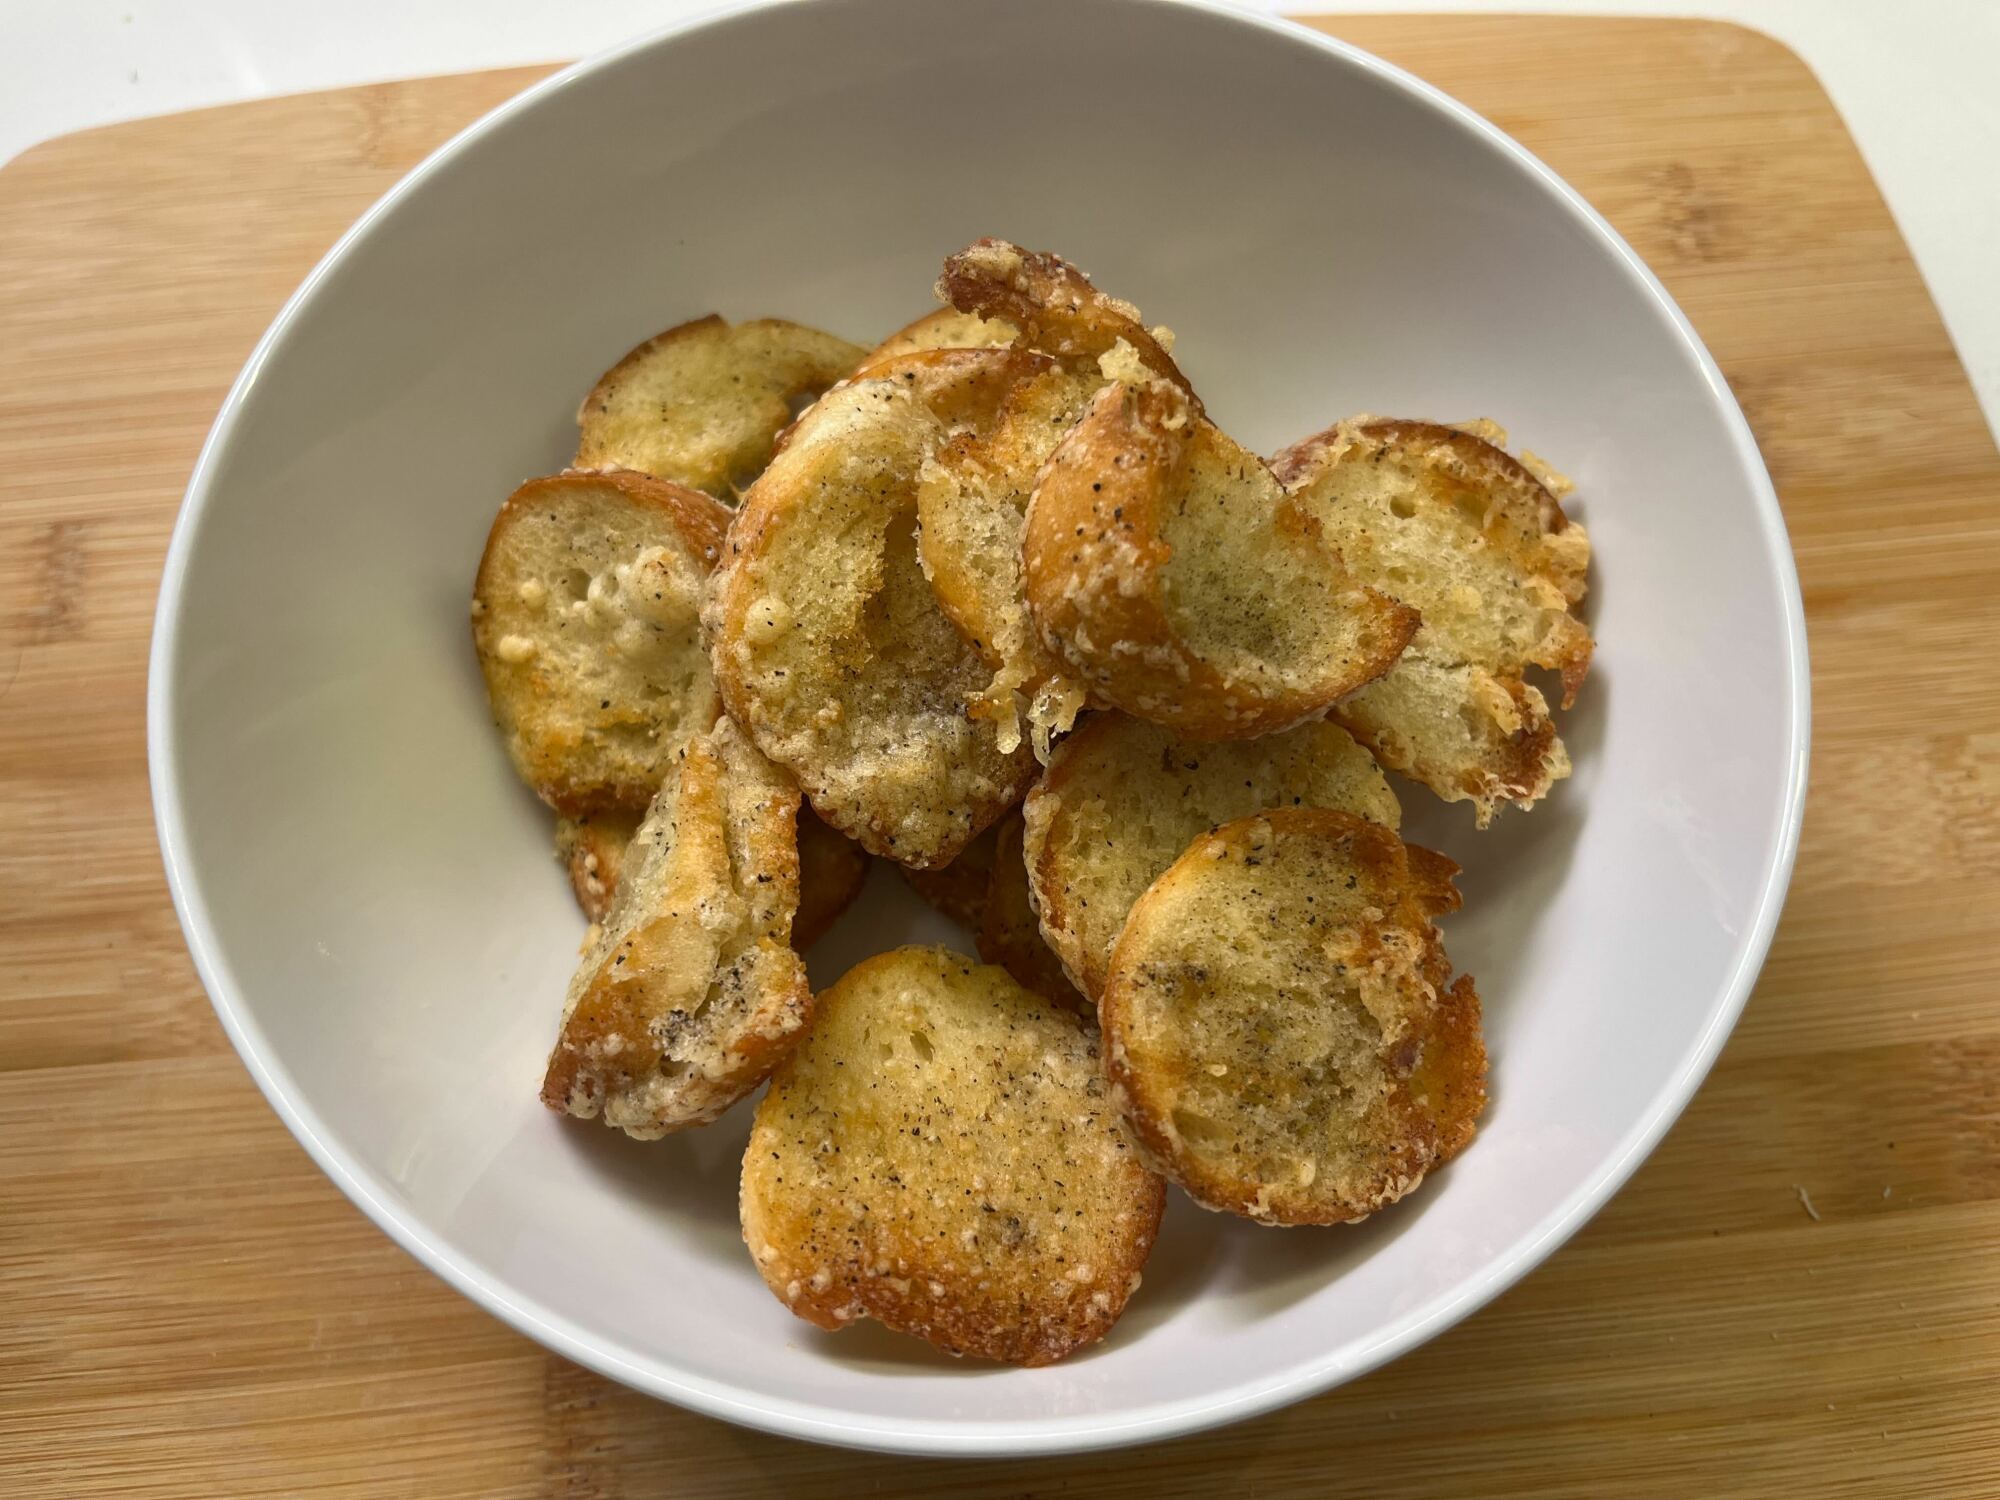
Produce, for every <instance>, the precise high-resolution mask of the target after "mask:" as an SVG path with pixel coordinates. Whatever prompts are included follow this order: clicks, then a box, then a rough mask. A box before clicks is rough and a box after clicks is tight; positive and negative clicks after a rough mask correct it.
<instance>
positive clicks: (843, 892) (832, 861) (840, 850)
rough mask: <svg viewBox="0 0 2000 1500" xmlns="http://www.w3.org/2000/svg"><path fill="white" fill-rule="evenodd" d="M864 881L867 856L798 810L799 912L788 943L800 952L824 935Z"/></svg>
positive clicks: (805, 811)
mask: <svg viewBox="0 0 2000 1500" xmlns="http://www.w3.org/2000/svg"><path fill="white" fill-rule="evenodd" d="M867 880H868V856H867V855H866V854H863V853H862V852H861V849H860V847H859V846H858V845H856V844H855V843H854V841H853V840H852V839H849V838H846V837H844V836H842V835H841V834H838V833H835V832H834V831H833V830H832V829H831V828H829V827H827V826H826V824H824V823H822V822H820V820H819V819H818V818H817V817H816V816H814V814H813V810H812V809H811V808H809V807H801V808H800V809H799V914H798V916H797V917H795V918H794V919H793V921H792V946H793V947H794V948H796V949H798V951H799V952H801V953H803V952H805V951H806V949H808V948H810V947H811V946H812V945H813V944H814V943H816V942H818V941H819V940H820V939H821V938H823V937H825V936H826V934H827V932H828V931H829V930H830V929H831V928H832V927H833V924H834V923H835V921H837V920H838V919H839V917H840V914H841V913H842V912H844V911H846V910H847V908H848V907H850V906H852V905H853V904H854V898H855V897H856V896H858V895H860V894H861V887H862V886H863V885H864V884H866V883H867Z"/></svg>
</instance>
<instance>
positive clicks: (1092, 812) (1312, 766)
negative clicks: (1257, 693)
mask: <svg viewBox="0 0 2000 1500" xmlns="http://www.w3.org/2000/svg"><path fill="white" fill-rule="evenodd" d="M1271 807H1333V808H1338V809H1340V810H1342V811H1345V812H1352V813H1358V814H1360V815H1361V816H1363V817H1366V818H1372V819H1374V820H1375V821H1376V822H1378V823H1381V824H1382V825H1383V826H1384V827H1388V828H1394V827H1396V826H1397V825H1398V824H1399V822H1400V821H1401V818H1402V809H1401V807H1400V806H1398V804H1397V801H1396V794H1395V793H1394V792H1392V791H1391V790H1390V789H1389V784H1388V782H1387V780H1385V779H1384V777H1383V775H1382V772H1381V768H1380V767H1378V766H1377V765H1376V764H1375V762H1374V761H1373V760H1372V759H1371V758H1370V757H1369V755H1368V752H1367V751H1365V750H1364V749H1362V748H1361V747H1360V746H1359V745H1358V744H1356V743H1355V741H1354V739H1353V737H1352V736H1351V735H1349V734H1348V733H1347V731H1345V730H1344V729H1341V728H1340V727H1339V726H1337V725H1334V724H1328V723H1325V722H1323V721H1314V722H1311V723H1306V724H1300V725H1297V726H1295V727H1294V728H1291V729H1287V730H1284V731H1282V732H1281V733H1278V734H1274V735H1266V736H1264V737H1263V738H1262V739H1258V740H1248V741H1239V742H1234V743H1219V744H1201V743H1197V742H1195V741H1192V740H1188V739H1184V738H1182V737H1180V736H1177V735H1175V734H1174V733H1173V732H1172V731H1171V730H1168V729H1163V728H1161V727H1160V726H1159V725H1157V724H1148V723H1146V722H1145V721H1144V720H1142V719H1133V718H1128V717H1126V716H1125V715H1124V714H1118V713H1105V714H1094V715H1092V716H1091V717H1090V718H1089V719H1087V720H1086V721H1085V722H1084V723H1083V725H1082V726H1081V727H1080V728H1078V730H1077V731H1076V733H1075V734H1073V735H1071V736H1070V737H1069V738H1068V739H1067V740H1065V741H1063V743H1062V744H1061V745H1060V746H1059V747H1058V748H1057V750H1056V753H1055V754H1054V756H1053V757H1051V759H1050V761H1049V767H1048V770H1047V771H1046V772H1044V773H1043V776H1042V779H1041V781H1040V782H1038V783H1037V784H1036V786H1035V789H1034V790H1033V791H1032V792H1030V793H1029V794H1028V799H1027V802H1026V803H1025V804H1024V805H1023V808H1022V811H1023V814H1024V828H1025V832H1026V839H1025V848H1026V854H1027V872H1026V873H1027V879H1028V881H1029V884H1030V886H1031V887H1032V890H1033V893H1034V896H1033V899H1034V906H1035V910H1036V911H1037V912H1038V913H1039V914H1040V925H1041V931H1042V936H1043V938H1044V939H1045V940H1046V942H1047V944H1048V946H1049V947H1050V948H1051V949H1052V950H1053V951H1054V952H1055V953H1056V954H1058V955H1059V956H1060V958H1061V961H1062V962H1063V964H1064V966H1065V967H1066V969H1067V970H1068V972H1069V973H1070V974H1071V975H1072V976H1073V977H1074V982H1075V983H1076V985H1077V987H1078V988H1080V989H1081V990H1082V991H1083V992H1084V993H1085V994H1088V995H1098V994H1102V993H1103V990H1104V982H1105V976H1106V974H1107V973H1108V971H1109V968H1110V963H1111V949H1112V946H1113V945H1114V944H1115V943H1116V942H1117V941H1118V934H1119V931H1120V929H1122V928H1123V927H1124V925H1125V918H1126V915H1127V913H1129V912H1130V911H1131V909H1132V904H1133V903H1134V902H1135V901H1137V900H1138V899H1139V897H1140V896H1142V895H1143V894H1144V893H1145V891H1146V888H1147V887H1148V886H1149V885H1151V884H1152V883H1153V881H1154V880H1155V879H1156V878H1158V877H1159V876H1160V875H1161V874H1162V873H1164V872H1165V871H1166V869H1167V867H1168V866H1169V865H1171V864H1172V863H1173V862H1174V861H1175V860H1176V859H1178V858H1179V857H1180V855H1181V853H1182V851H1184V850H1185V849H1186V848H1187V846H1188V844H1189V843H1190V842H1191V841H1193V840H1194V839H1195V838H1197V837H1199V836H1200V835H1201V834H1203V833H1206V832H1207V831H1209V830H1210V829H1211V828H1214V827H1215V826H1216V825H1218V824H1221V823H1226V822H1229V821H1230V820H1231V819H1234V818H1240V817H1244V816H1246V815H1248V814H1250V813H1253V812H1260V811H1262V810H1263V809H1265V808H1271Z"/></svg>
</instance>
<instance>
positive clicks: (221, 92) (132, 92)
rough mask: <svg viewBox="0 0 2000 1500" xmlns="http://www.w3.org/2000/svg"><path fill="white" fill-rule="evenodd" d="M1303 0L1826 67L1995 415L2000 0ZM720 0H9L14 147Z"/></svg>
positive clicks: (565, 51) (2, 109)
mask: <svg viewBox="0 0 2000 1500" xmlns="http://www.w3.org/2000/svg"><path fill="white" fill-rule="evenodd" d="M1254 3H1255V4H1256V5H1257V6H1258V7H1259V8H1262V9H1267V10H1281V11H1282V10H1289V11H1337V10H1368V11H1402V10H1417V11H1441V10H1463V11H1521V10H1536V11H1555V12H1581V13H1600V14H1608V13H1622V14H1661V13H1672V14H1680V15H1699V16H1713V17H1719V18H1724V19H1728V20H1734V21H1739V22H1742V23H1744V24H1746V25H1750V26H1755V27H1757V28H1759V29H1760V30H1763V31H1767V32H1769V33H1771V34H1772V35H1773V36H1776V37H1777V38H1779V39H1780V40H1781V41H1783V42H1785V43H1786V44H1787V45H1789V46H1790V47H1791V48H1792V49H1793V50H1794V51H1796V52H1797V53H1799V55H1800V56H1802V57H1803V58H1804V59H1805V60H1806V62H1807V63H1808V64H1810V65H1811V67H1812V68H1813V70H1814V71H1815V72H1816V73H1817V74H1818V75H1819V77H1820V80H1821V82H1822V83H1823V84H1824V85H1825V86H1826V89H1827V91H1828V92H1829V93H1830V94H1831V95H1832V97H1833V102H1834V103H1835V104H1836V105H1837V106H1838V107H1839V109H1840V111H1841V113H1842V114H1843V115H1845V116H1846V118H1847V122H1848V126H1849V128H1850V129H1851V130H1852V131H1853V133H1854V136H1855V139H1856V140H1857V141H1858V142H1859V143H1860V146H1861V150H1862V152H1863V154H1864V155H1865V156H1866V157H1867V159H1868V162H1869V165H1870V166H1871V167H1872V168H1873V169H1874V171H1875V175H1876V178H1877V180H1878V181H1879V182H1880V183H1881V186H1882V190H1883V194H1884V196H1885V197H1886V198H1887V199H1888V202H1889V206H1890V208H1891V209H1892V210H1893V211H1894V213H1895V215H1896V219H1897V221H1898V223H1899V224H1900V225H1901V226H1902V229H1903V233H1904V235H1905V236H1906V237H1907V238H1908V240H1909V242H1910V246H1911V248H1912V250H1913V251H1914V252H1915V254H1916V259H1917V264H1918V265H1919V266H1920V267H1921V268H1922V270H1923V273H1924V275H1925V277H1926V279H1927V280H1928V281H1929V283H1930V286H1931V290H1932V293H1933V295H1934V296H1935V297H1936V298H1937V301H1938V304H1939V306H1940V307H1941V308H1942V309H1943V312H1944V317H1945V322H1946V324H1947V325H1948V326H1949V327H1950V329H1951V332H1952V336H1953V338H1954V339H1955V340H1956V341H1957V343H1958V347H1959V352H1960V355H1961V357H1962V358H1963V359H1964V361H1965V365H1966V368H1967V369H1968V370H1969V371H1970V372H1971V375H1972V380H1973V384H1974V386H1975V387H1976V388H1977V390H1978V392H1979V398H1980V402H1981V404H1982V406H1983V407H1984V408H1985V411H1986V416H1987V420H1988V422H1989V423H1992V424H1994V425H1995V426H1996V427H2000V295H1996V294H1995V291H1994V286H1993V283H1994V272H1995V269H1996V268H2000V88H1996V85H1995V76H1996V73H2000V0H1671V3H1666V4H1662V3H1659V0H1651V3H1649V0H1455V3H1454V0H1371V3H1369V4H1367V5H1365V6H1343V5H1339V4H1337V3H1333V0H1321V3H1314V0H1254ZM711 8H713V6H712V0H553V3H552V0H485V3H481V4H476V5H475V4H470V3H465V4H448V3H439V0H281V3H275V4H274V3H271V0H0V160H4V159H5V158H7V157H11V156H13V155H14V154H15V153H16V152H18V151H21V150H22V149H24V148H25V147H27V146H29V145H31V144H33V143H34V142H35V141H38V140H41V139H44V138H46V137H48V136H52V135H58V134H61V133H63V132H65V131H71V130H81V129H84V128H87V127H89V126H92V125H103V124H108V123H110V122H112V121H114V120H124V119H132V118H134V117H136V116H140V115H149V114H161V113H165V112H167V111H170V110H179V109H191V108H195V107H198V106H200V105H206V104H222V103H227V102H230V101H233V100H239V99H253V98H258V97H261V96H263V95H268V94H283V93H294V92H297V91H299V90H303V89H319V88H334V87H339V86H341V85H344V84H353V83H364V82H374V81H377V80H381V79H387V78H406V77H414V76H420V75H423V74H429V73H446V72H458V71H464V70H468V69H473V68H491V67H503V66H508V65H511V64H517V63H530V62H545V61H553V60H559V59H567V58H573V57H578V56H582V55H584V54H587V53H590V52H594V51H597V50H599V49H601V48H604V47H608V46H611V45H612V44H614V43H616V42H619V41H621V40H623V39H625V38H627V37H629V36H632V35H635V34H637V33H640V32H643V31H647V30H651V29H653V28H655V27H657V26H660V25H663V24H665V23H667V22H669V21H672V20H674V19H675V18H677V17H679V16H683V15H686V14H689V13H691V12H696V11H701V10H707V9H711Z"/></svg>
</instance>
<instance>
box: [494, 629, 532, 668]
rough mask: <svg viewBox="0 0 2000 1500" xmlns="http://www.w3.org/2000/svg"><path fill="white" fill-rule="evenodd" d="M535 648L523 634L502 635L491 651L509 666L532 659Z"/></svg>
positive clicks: (516, 665) (515, 665)
mask: <svg viewBox="0 0 2000 1500" xmlns="http://www.w3.org/2000/svg"><path fill="white" fill-rule="evenodd" d="M536 649H537V648H536V646H535V643H534V642H533V641H531V640H529V639H528V638H527V637H526V636H525V635H503V636H501V637H500V641H499V644H498V645H496V646H495V647H494V648H493V652H494V655H496V656H498V657H499V658H500V660H502V661H504V662H506V663H507V664H508V665H509V666H514V667H518V666H519V665H520V664H521V663H522V662H524V661H530V660H532V659H533V658H534V655H535V651H536Z"/></svg>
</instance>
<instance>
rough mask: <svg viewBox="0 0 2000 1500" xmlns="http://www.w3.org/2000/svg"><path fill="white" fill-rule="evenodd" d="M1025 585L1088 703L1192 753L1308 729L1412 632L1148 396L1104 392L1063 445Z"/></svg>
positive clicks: (1201, 437)
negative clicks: (1142, 724)
mask: <svg viewBox="0 0 2000 1500" xmlns="http://www.w3.org/2000/svg"><path fill="white" fill-rule="evenodd" d="M1176 538H1178V539H1179V545H1178V546H1177V545H1176ZM1022 572H1023V576H1024V582H1025V592H1026V597H1027V602H1028V607H1029V610H1030V612H1031V613H1032V615H1033V617H1034V623H1035V626H1036V629H1037V630H1038V631H1039V633H1040V636H1041V639H1042V643H1043V645H1044V646H1045V647H1046V648H1047V649H1048V651H1049V652H1050V653H1051V654H1052V655H1053V656H1055V657H1056V658H1057V659H1058V660H1060V661H1062V662H1063V663H1064V665H1065V667H1066V668H1067V670H1068V671H1069V672H1070V674H1071V675H1072V676H1074V677H1075V678H1077V679H1078V680H1079V681H1081V682H1082V683H1083V684H1085V686H1086V687H1087V688H1088V690H1089V691H1090V693H1091V694H1092V696H1093V698H1094V699H1095V700H1096V701H1098V702H1100V703H1104V704H1108V705H1110V706H1113V707H1117V708H1121V709H1123V710H1124V711H1125V712H1127V713H1130V714H1133V715H1136V716H1137V717H1139V718H1143V719H1149V720H1152V721H1153V722H1155V723H1159V724H1165V725H1167V726H1169V727H1171V728H1173V729H1174V730H1176V731H1177V732H1178V733H1181V734H1185V735H1190V736H1194V737H1196V738H1201V739H1254V738H1256V737H1257V736H1259V735H1264V734H1270V733H1273V732H1275V731H1277V730H1280V729H1284V728H1287V727H1289V726H1290V725H1293V724H1297V723H1301V722H1303V721H1304V720H1306V719H1310V718H1316V717H1318V716H1319V715H1321V714H1323V713H1325V712H1326V710H1327V708H1328V707H1329V705H1331V704H1332V703H1333V702H1334V701H1335V700H1337V699H1339V698H1341V697H1342V696H1344V695H1346V694H1348V693H1351V692H1353V691H1354V690H1355V689H1356V688H1358V687H1360V686H1362V685H1363V684H1365V683H1367V682H1369V681H1372V680H1373V679H1374V678H1376V677H1379V676H1381V675H1382V673H1384V672H1386V671H1387V670H1388V669H1389V667H1390V666H1391V665H1393V664H1394V662H1395V660H1396V658H1397V656H1398V655H1400V654H1401V652H1402V650H1403V647H1404V646H1405V645H1406V644H1407V643H1408V641H1409V639H1410V636H1411V635H1412V634H1413V633H1414V632H1415V630H1416V626H1417V619H1416V614H1415V612H1414V611H1412V610H1409V609H1406V608H1404V607H1403V606H1401V605H1398V604H1396V603H1395V602H1394V601H1393V600H1390V599H1388V598H1387V597H1385V596H1384V595H1382V594H1380V593H1378V592H1377V591H1375V590H1373V589H1369V588H1366V587H1364V586H1362V585H1361V584H1360V583H1358V582H1356V581H1355V580H1353V579H1352V578H1350V577H1349V576H1348V574H1347V571H1346V569H1345V568H1344V567H1343V566H1342V564H1341V559H1340V555H1339V553H1338V552H1336V551H1335V550H1334V549H1332V548H1331V547H1329V546H1327V545H1326V544H1325V543H1324V542H1323V540H1322V539H1321V537H1320V534H1319V527H1318V524H1317V523H1316V522H1315V521H1314V520H1313V519H1312V518H1311V517H1310V516H1308V515H1305V514H1304V513H1302V512H1300V511H1298V510H1297V509H1295V508H1294V507H1292V506H1290V505H1288V504H1287V503H1286V498H1285V495H1284V493H1283V491H1282V490H1281V489H1280V488H1279V486H1278V484H1277V481H1276V480H1275V479H1274V478H1273V477H1272V475H1271V474H1270V472H1269V471H1268V470H1267V469H1266V468H1265V467H1264V465H1263V463H1262V462H1261V461H1260V460H1258V459H1257V458H1256V457H1255V456H1254V455H1251V454H1249V453H1246V452H1245V451H1244V450H1242V449H1241V448H1240V447H1238V446H1237V445H1236V444H1235V443H1233V442H1232V441H1231V440H1230V439H1229V438H1227V437H1226V436H1225V435H1224V434H1222V433H1221V432H1220V431H1219V430H1218V429H1217V428H1215V427H1214V426H1213V425H1212V424H1211V423H1209V422H1207V421H1206V420H1205V419H1203V418H1201V417H1199V416H1198V415H1196V414H1194V413H1193V412H1192V411H1190V409H1189V408H1188V406H1187V404H1186V403H1185V402H1184V401H1183V400H1182V399H1181V397H1180V395H1179V393H1178V392H1177V391H1175V390H1173V389H1172V388H1171V387H1167V386H1164V385H1160V384H1150V385H1145V386H1140V387H1133V386H1128V385H1125V384H1122V383H1120V384H1116V385H1113V386H1110V387H1107V388H1106V389H1105V390H1103V391H1102V392H1100V393H1099V394H1098V396H1097V398H1096V400H1095V401H1094V402H1093V404H1092V406H1091V408H1090V411H1089V413H1088V414H1087V415H1086V416H1085V417H1084V418H1083V420H1082V421H1080V422H1079V423H1077V424H1076V426H1075V427H1073V428H1072V429H1071V430H1070V432H1069V434H1068V436H1067V437H1065V438H1064V440H1063V442H1062V444H1061V446H1060V447H1058V448H1057V449H1056V451H1055V453H1054V455H1053V456H1052V457H1051V458H1050V460H1049V462H1048V465H1047V467H1046V468H1045V469H1044V470H1043V471H1042V475H1041V479H1040V481H1039V483H1038V484H1037V485H1036V487H1035V493H1034V499H1033V501H1032V502H1031V503H1030V505H1029V507H1028V516H1027V524H1026V528H1025V531H1024V533H1023V541H1022Z"/></svg>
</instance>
